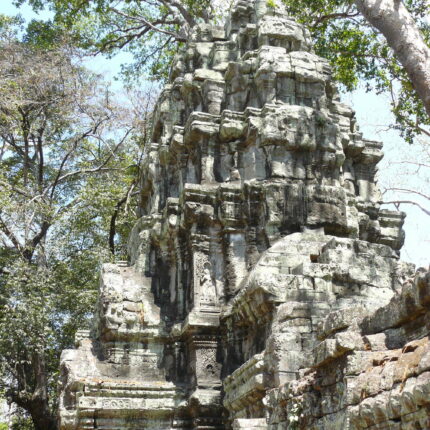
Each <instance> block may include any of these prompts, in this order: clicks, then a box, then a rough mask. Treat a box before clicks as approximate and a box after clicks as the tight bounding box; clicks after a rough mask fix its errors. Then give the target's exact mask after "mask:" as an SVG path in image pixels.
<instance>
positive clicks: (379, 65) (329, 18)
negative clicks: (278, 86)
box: [283, 0, 430, 143]
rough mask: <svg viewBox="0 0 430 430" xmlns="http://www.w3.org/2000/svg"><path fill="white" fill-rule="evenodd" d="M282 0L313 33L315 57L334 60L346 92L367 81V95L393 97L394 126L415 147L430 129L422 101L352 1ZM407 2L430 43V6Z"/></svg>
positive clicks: (423, 2)
mask: <svg viewBox="0 0 430 430" xmlns="http://www.w3.org/2000/svg"><path fill="white" fill-rule="evenodd" d="M283 2H284V3H285V4H286V6H287V8H288V11H289V12H290V14H291V15H292V16H294V17H295V18H296V19H298V20H299V21H300V22H301V23H303V24H305V25H306V26H308V28H309V29H310V30H311V35H312V38H313V40H314V41H315V51H316V53H317V54H318V55H321V56H322V57H325V58H327V59H328V60H329V62H330V64H331V66H332V67H333V71H334V78H335V79H336V80H337V81H338V82H339V83H340V84H341V86H342V88H343V89H344V90H347V91H351V90H354V89H355V88H357V86H358V84H359V83H360V82H365V83H366V88H367V90H368V91H376V92H378V93H381V92H387V93H388V94H390V95H392V111H393V113H394V115H395V118H396V125H395V127H396V128H398V129H399V130H400V131H401V133H402V134H403V136H404V137H405V138H406V140H407V141H408V142H410V143H412V141H413V139H414V136H415V135H416V134H420V133H421V132H422V128H423V127H426V126H429V125H430V118H429V117H428V115H427V114H426V112H425V109H424V107H423V105H422V102H421V100H420V99H419V98H418V97H417V95H416V93H415V91H414V89H413V87H412V85H411V83H410V80H409V79H408V77H407V75H406V73H405V71H404V70H403V68H402V67H401V66H400V64H399V62H398V61H397V59H396V58H395V57H394V56H393V53H392V51H391V49H390V48H389V47H388V46H387V44H386V42H385V39H384V38H383V37H382V36H381V35H380V34H378V33H377V32H375V30H374V29H372V28H371V27H370V26H369V24H368V23H367V21H366V20H365V19H364V18H363V17H361V16H360V15H359V14H358V12H357V10H356V8H355V6H354V3H353V2H352V1H350V0H314V1H312V2H310V1H307V0H283ZM405 4H406V6H407V7H408V9H409V11H410V12H411V14H412V16H413V17H414V18H415V20H416V22H417V24H418V26H419V27H420V29H421V31H422V32H423V34H424V37H425V39H426V41H427V42H429V40H430V27H429V24H428V22H427V21H426V19H425V18H426V17H427V16H429V14H430V3H429V2H428V1H426V0H407V1H405Z"/></svg>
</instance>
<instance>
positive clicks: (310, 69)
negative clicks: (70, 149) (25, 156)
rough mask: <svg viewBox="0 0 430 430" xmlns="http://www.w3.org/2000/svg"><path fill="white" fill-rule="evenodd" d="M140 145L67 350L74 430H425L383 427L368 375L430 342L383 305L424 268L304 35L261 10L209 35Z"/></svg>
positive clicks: (65, 390)
mask: <svg viewBox="0 0 430 430" xmlns="http://www.w3.org/2000/svg"><path fill="white" fill-rule="evenodd" d="M145 150H146V154H145V157H144V161H143V175H142V180H141V185H140V193H141V198H140V201H141V206H140V210H141V218H140V219H139V220H138V221H137V223H136V225H135V227H134V229H133V232H132V234H131V237H130V242H129V262H128V263H121V264H106V265H105V266H104V267H103V270H102V275H101V285H100V291H99V300H98V307H97V312H96V316H95V328H94V330H93V331H92V332H91V333H87V332H79V333H78V337H77V349H75V350H68V351H65V352H64V353H63V356H62V364H61V375H62V385H61V404H60V427H61V429H62V430H83V429H91V430H92V429H104V430H122V429H135V430H138V429H139V430H140V429H181V430H185V429H187V430H188V429H190V430H191V429H193V430H197V429H199V430H203V429H205V430H215V429H230V428H235V429H239V428H242V429H255V430H257V429H277V430H278V429H299V428H303V429H339V430H343V429H352V428H372V429H373V428H387V429H388V428H412V427H390V426H389V425H387V426H385V427H372V425H376V424H377V423H378V422H390V420H397V421H392V422H393V423H394V422H396V423H399V422H400V423H401V422H402V419H403V418H402V414H401V413H400V412H399V414H398V416H397V418H396V415H395V412H392V416H391V415H390V416H389V415H386V416H385V418H382V421H381V419H380V421H375V420H376V418H375V420H374V423H373V424H372V422H373V421H372V419H373V418H372V417H373V416H374V417H379V416H382V415H381V412H380V411H379V412H378V413H379V415H378V414H376V413H375V414H373V412H372V413H370V415H369V413H368V411H369V408H371V406H366V407H367V409H366V408H364V409H363V405H364V404H365V402H366V401H367V398H375V393H373V394H372V395H370V394H369V395H368V394H367V393H370V392H371V389H372V387H369V389H368V390H367V391H366V390H364V391H363V386H364V385H365V384H366V383H367V382H366V380H365V379H363V378H364V377H363V378H362V377H361V374H362V373H363V374H369V372H370V371H369V366H370V367H372V366H374V367H375V366H376V367H377V366H378V365H381V366H382V364H381V363H383V352H384V351H385V350H387V351H388V352H387V354H388V355H389V356H390V357H393V356H394V355H395V353H394V352H393V351H397V352H398V351H400V350H402V348H403V349H404V346H405V345H406V344H407V342H418V340H419V339H422V338H423V335H422V334H423V331H422V330H421V329H417V328H416V327H417V325H418V326H419V327H425V323H423V322H422V321H421V320H419V321H421V322H419V321H418V323H417V322H416V324H415V329H410V330H409V332H408V331H407V330H406V329H402V330H403V331H404V333H406V334H405V335H404V336H403V337H401V334H400V332H396V331H395V330H400V328H401V327H403V326H402V325H401V324H402V321H404V320H405V319H404V318H403V317H402V316H401V315H403V314H401V315H400V314H399V313H398V312H397V311H395V312H391V311H390V309H391V308H390V306H391V307H392V308H393V309H394V308H396V309H397V308H399V306H398V307H396V306H395V304H394V305H393V303H395V301H396V300H397V301H401V300H402V298H404V297H406V296H405V293H404V292H403V290H402V282H404V280H405V279H407V277H409V276H411V275H412V272H411V270H412V268H411V267H410V266H408V265H406V264H401V263H400V262H399V260H398V251H399V249H400V247H401V245H402V242H403V232H402V229H401V227H402V224H403V219H404V215H403V214H402V213H398V212H393V211H388V210H382V209H381V208H380V193H379V190H378V187H377V185H376V182H375V174H376V172H377V167H376V166H377V163H378V162H379V161H380V159H381V158H382V152H381V144H380V143H379V142H374V141H369V140H366V139H364V138H363V137H362V134H361V133H360V132H359V129H358V127H357V125H356V121H355V118H354V112H353V111H352V110H351V109H350V108H349V107H348V106H345V105H344V104H343V103H341V102H340V100H339V97H338V95H337V92H336V88H335V85H334V84H333V82H332V78H331V70H330V67H329V65H328V64H327V62H326V61H325V60H323V59H322V58H320V57H318V56H316V55H315V54H314V52H313V50H312V44H311V41H310V39H309V33H308V31H307V30H306V29H304V28H303V27H302V26H301V25H299V24H297V23H296V22H294V21H293V20H291V19H290V18H289V17H288V16H287V14H286V13H285V10H284V9H283V8H282V6H280V5H279V6H277V7H276V8H272V7H270V6H268V3H267V1H266V0H255V1H252V0H238V1H237V3H236V4H235V6H234V7H233V10H232V12H231V16H230V18H229V20H228V22H227V24H226V26H225V27H217V26H208V25H201V26H199V27H198V28H197V30H196V32H195V34H194V36H193V38H192V40H191V41H190V42H189V43H188V44H187V45H186V46H185V47H184V48H183V49H181V51H180V52H179V54H178V55H177V56H176V57H175V60H174V62H173V65H172V68H171V72H170V79H169V83H168V85H166V87H165V88H164V90H163V92H162V94H161V96H160V98H159V100H158V103H157V106H156V109H155V112H154V117H153V131H152V143H150V144H148V145H147V147H146V148H145ZM420 276H421V277H420V280H418V281H417V280H415V281H413V280H411V281H408V282H409V284H408V285H409V287H410V290H411V291H418V290H417V288H418V287H417V285H418V284H419V285H420V287H419V288H421V290H422V289H423V288H424V289H425V288H428V277H427V278H426V277H425V276H424V275H423V274H421V275H420ZM420 282H421V283H420ZM426 282H427V283H426ZM409 287H408V288H409ZM421 290H420V291H421ZM411 294H412V293H411ZM414 294H415V293H414ZM423 294H424V293H422V294H421V296H423ZM410 296H411V297H412V296H413V297H415V299H416V300H415V299H414V300H415V302H414V303H415V304H414V306H415V308H413V306H412V305H411V306H412V308H411V307H409V308H405V310H404V312H406V314H408V315H409V316H410V315H418V316H417V317H416V318H424V317H425V315H426V313H425V312H424V311H419V312H418V311H417V310H416V309H425V306H424V305H425V303H427V302H425V300H426V299H422V298H419V297H421V296H419V297H418V296H417V295H415V296H414V295H413V294H412V295H410ZM424 296H425V295H424ZM424 296H423V297H424ZM408 297H409V296H408ZM417 297H418V298H417ZM420 300H421V302H422V303H421V302H420ZM396 303H397V302H396ZM420 306H421V308H420ZM387 309H388V310H387ZM402 309H403V308H402ZM411 309H415V310H414V311H413V312H412V311H411ZM415 311H416V312H415ZM378 312H379V314H378ZM396 312H397V313H396ZM399 312H400V311H399ZM411 312H412V313H411ZM414 312H415V313H414ZM420 312H421V313H420ZM375 315H376V316H375ZM378 315H379V316H378ZM381 315H382V316H381ZM384 315H385V317H384ZM423 315H424V316H423ZM372 318H373V319H372ZM375 318H376V319H375ZM384 318H385V319H384ZM390 318H392V319H393V318H394V319H396V318H397V320H395V321H394V322H393V321H391V320H390ZM402 318H403V319H402ZM411 318H412V317H411ZM414 318H415V317H414ZM396 321H397V322H396ZM399 321H400V322H399ZM414 321H415V320H414ZM384 324H385V325H384ZM420 324H421V325H420ZM396 327H397V328H396ZM399 327H400V328H399ZM384 330H388V331H390V330H391V332H390V333H391V334H387V333H386V332H384ZM393 330H394V331H393ZM420 330H421V331H420ZM402 333H403V332H402ZM407 333H409V334H407ZM384 336H385V337H384ZM390 336H391V337H390ZM420 336H421V337H420ZM387 339H388V340H387ZM417 339H418V340H417ZM420 342H421V343H420V344H419V347H410V348H409V350H406V352H404V351H403V352H398V354H403V355H402V357H403V356H407V354H408V353H410V354H417V353H416V351H418V350H419V351H421V353H420V354H421V355H420V356H419V357H421V356H423V354H424V352H425V351H427V350H426V349H425V348H427V346H426V345H427V344H425V342H424V341H422V340H420ZM423 342H424V343H423ZM396 348H397V349H396ZM419 348H421V349H419ZM423 348H424V349H423ZM381 351H382V352H381ZM409 351H410V352H409ZM423 351H424V352H423ZM372 354H373V355H372ZM375 354H376V355H375ZM378 354H379V355H378ZM390 354H391V355H390ZM393 354H394V355H393ZM375 357H376V358H375ZM378 357H379V358H378ZM414 357H415V356H414ZM377 359H379V361H375V360H377ZM360 360H361V361H360ZM417 360H418V361H417ZM420 360H421V358H419V359H415V361H416V363H415V362H414V363H415V364H413V365H412V364H411V366H412V367H410V369H415V368H417V369H418V367H417V366H418V363H419V362H420ZM393 362H394V361H393ZM396 362H399V360H397V361H396ZM428 362H429V363H430V359H428ZM369 363H370V364H369ZM372 363H373V364H372ZM374 363H379V364H374ZM354 366H355V367H354ZM366 366H367V367H366ZM387 366H388V365H387ZM387 366H385V367H384V369H385V368H387ZM414 366H415V367H414ZM429 367H430V365H429ZM372 369H373V367H372ZM423 369H424V368H423ZM424 370H425V369H424ZM424 370H423V372H424ZM366 372H367V373H366ZM381 372H382V370H381ZM418 374H419V372H418V370H417V371H416V372H415V373H411V375H412V376H414V375H415V376H414V377H417V375H418ZM411 375H409V373H407V372H406V373H405V374H404V375H403V376H404V377H403V379H404V380H403V383H405V381H406V382H407V380H408V378H409V376H411ZM412 376H411V377H412ZM360 378H361V379H360ZM393 378H394V377H393ZM393 378H391V379H392V385H389V383H388V382H387V381H385V382H386V388H384V389H382V388H381V389H380V391H378V393H380V392H383V391H384V390H385V391H386V392H389V393H391V392H392V390H394V389H395V387H396V385H395V384H396V383H397V384H400V383H401V379H402V377H400V381H397V380H396V379H395V378H394V379H393ZM360 381H361V382H360ZM396 381H397V382H396ZM360 384H361V385H360ZM363 384H364V385H363ZM406 385H407V384H406ZM428 385H429V384H428ZM360 387H361V388H360ZM360 390H361V391H360ZM390 390H391V391H390ZM401 393H407V387H404V388H403V389H402V391H401ZM401 395H402V394H401ZM401 395H400V397H401ZM354 396H355V397H354ZM423 396H424V397H425V395H423ZM423 396H422V397H423ZM424 397H423V398H424ZM427 398H428V396H427ZM414 402H415V403H414V405H415V412H414V413H416V414H417V415H416V416H417V417H418V418H417V420H418V421H417V422H419V423H424V422H425V419H426V418H425V417H426V416H427V415H426V413H425V412H423V411H425V406H423V405H424V404H425V401H421V403H420V401H419V400H415V401H414ZM368 403H369V402H368ZM378 405H380V410H388V409H387V408H388V406H387V408H385V409H384V406H383V401H382V400H381V401H380V402H379V403H378ZM381 405H382V406H381ZM363 410H364V412H363ZM399 410H400V409H399ZM366 411H367V415H366ZM402 413H403V412H402ZM409 413H412V412H408V414H409ZM363 414H364V415H363ZM387 414H388V412H387ZM369 416H370V418H369ZM399 417H400V418H399ZM423 417H424V418H423ZM378 419H379V418H378ZM384 419H385V421H384ZM399 420H400V421H399ZM420 420H421V421H420ZM423 420H424V421H423ZM363 423H364V424H363ZM375 423H376V424H375ZM396 425H397V424H396ZM360 426H361V427H360ZM413 428H430V427H425V425H424V424H423V427H413Z"/></svg>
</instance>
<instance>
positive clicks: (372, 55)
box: [17, 0, 430, 142]
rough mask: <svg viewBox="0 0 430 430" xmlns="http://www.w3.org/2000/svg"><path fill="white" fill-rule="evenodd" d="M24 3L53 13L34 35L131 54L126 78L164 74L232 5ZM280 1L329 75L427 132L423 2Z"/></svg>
mask: <svg viewBox="0 0 430 430" xmlns="http://www.w3.org/2000/svg"><path fill="white" fill-rule="evenodd" d="M26 1H27V2H28V3H29V4H30V5H32V6H33V7H34V8H35V9H36V10H38V9H41V8H43V7H50V8H52V10H53V11H54V12H55V18H54V22H53V23H54V24H55V25H51V24H52V23H50V24H49V25H47V24H46V23H41V22H36V21H34V22H33V23H31V24H30V27H29V28H30V33H31V34H32V35H33V36H34V37H36V38H37V37H39V41H42V40H45V41H46V40H47V39H49V37H54V35H55V34H58V32H60V33H61V32H63V31H64V29H67V31H70V32H71V33H72V34H73V37H74V41H75V43H78V44H79V45H80V46H81V47H83V48H85V49H87V50H90V51H91V52H94V53H96V52H104V53H107V54H108V55H112V54H114V53H116V52H118V51H121V50H125V51H128V52H131V53H132V54H133V55H134V59H135V62H134V64H133V65H131V66H124V69H123V71H124V73H125V75H126V76H127V77H128V78H130V77H133V76H135V75H136V74H139V73H141V71H142V70H144V71H146V72H149V73H150V76H152V77H153V78H154V79H160V78H165V77H166V75H167V72H168V65H169V64H170V61H171V58H172V56H173V54H174V53H175V52H176V50H177V49H178V46H180V45H181V44H182V43H184V42H185V41H187V40H188V39H189V36H190V35H191V33H192V31H193V30H194V28H195V27H196V25H197V24H198V23H200V22H209V21H212V22H213V21H214V20H215V21H218V22H219V23H222V21H223V18H224V17H225V15H226V12H227V11H228V9H229V7H230V6H231V3H232V1H231V0H217V1H209V0H130V1H127V2H117V3H113V2H110V1H108V0H97V1H96V0H91V1H86V2H81V1H79V0H73V1H65V0H17V4H22V3H24V2H26ZM281 1H282V2H283V3H285V5H286V6H287V8H288V11H289V12H290V14H291V15H292V16H293V17H294V18H296V19H298V20H299V21H300V22H302V23H304V24H305V25H307V26H308V27H309V28H310V29H311V32H312V36H313V38H314V40H315V47H316V51H317V53H318V54H319V55H321V56H323V57H325V58H327V59H328V60H329V61H330V62H331V64H332V66H333V68H334V71H335V79H336V80H338V82H340V83H341V84H342V85H343V87H344V88H345V89H346V90H348V91H350V90H352V89H354V88H356V86H357V84H358V82H360V81H364V82H366V85H367V86H368V89H369V90H370V89H375V90H376V91H378V92H385V91H387V92H389V93H390V94H391V95H392V110H393V112H394V114H395V117H396V127H397V128H398V129H399V130H400V131H401V132H402V134H403V136H404V137H405V138H406V140H407V141H409V142H412V141H413V138H414V136H415V135H416V134H422V133H424V134H429V131H428V126H430V117H429V114H428V113H429V107H428V105H429V103H430V102H429V101H428V100H429V98H428V97H429V96H428V94H429V90H428V88H429V79H430V78H429V77H428V72H427V71H428V70H429V67H428V64H429V61H430V60H429V48H428V44H429V39H430V26H429V22H428V21H427V20H426V18H427V17H428V15H429V13H430V3H429V2H428V1H427V0H404V1H403V2H402V1H401V0H378V1H377V0H313V1H308V0H281ZM268 2H269V3H270V1H269V0H268ZM272 3H273V2H272ZM273 4H274V5H275V3H273ZM275 7H276V6H275ZM53 28H57V29H58V31H57V32H56V31H53ZM390 35H391V36H395V37H390ZM383 36H385V37H387V39H385V38H384V37H383ZM406 46H407V49H403V47H406ZM411 48H413V49H411Z"/></svg>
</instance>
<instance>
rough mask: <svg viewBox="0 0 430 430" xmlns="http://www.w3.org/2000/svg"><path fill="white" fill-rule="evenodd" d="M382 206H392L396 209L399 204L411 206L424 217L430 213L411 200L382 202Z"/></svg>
mask: <svg viewBox="0 0 430 430" xmlns="http://www.w3.org/2000/svg"><path fill="white" fill-rule="evenodd" d="M382 204H383V205H394V206H396V208H397V209H398V208H399V206H400V205H401V204H407V205H413V206H417V207H418V208H419V209H421V210H422V211H423V212H424V213H425V214H426V215H428V216H430V211H429V210H427V209H425V208H424V207H423V206H421V205H420V204H419V203H417V202H414V201H412V200H393V201H391V202H383V203H382Z"/></svg>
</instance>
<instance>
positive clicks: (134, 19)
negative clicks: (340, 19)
mask: <svg viewBox="0 0 430 430" xmlns="http://www.w3.org/2000/svg"><path fill="white" fill-rule="evenodd" d="M25 2H28V3H29V4H30V5H31V6H32V7H33V8H34V9H35V10H36V11H38V10H42V9H43V8H45V7H49V8H50V9H51V10H53V11H54V13H55V16H54V19H53V21H52V22H40V21H32V22H31V23H30V25H29V27H28V30H27V38H28V40H29V41H30V40H31V41H33V42H34V43H37V44H39V45H41V46H42V45H46V44H52V43H56V41H57V40H58V39H59V38H62V37H64V36H65V35H67V37H68V38H69V40H72V41H73V43H74V44H75V46H79V47H80V48H82V49H84V50H86V51H87V52H91V53H100V52H101V53H104V54H105V55H107V56H108V57H110V56H113V55H115V54H116V53H118V52H119V51H126V52H128V53H130V54H131V56H132V57H133V58H134V62H133V64H131V65H130V64H128V65H125V66H124V69H123V74H124V76H125V77H126V78H127V79H129V80H131V79H134V78H137V77H140V76H141V75H142V74H146V77H149V78H152V79H154V80H160V79H165V78H166V77H167V73H168V66H169V65H170V62H171V60H172V57H173V55H174V54H175V53H176V52H177V49H178V46H179V44H180V43H181V42H183V41H185V40H187V39H188V38H189V36H190V34H191V32H192V31H193V28H194V27H195V25H197V24H198V23H200V22H208V21H212V22H213V21H216V20H220V19H222V17H223V16H224V15H225V13H226V11H227V10H228V6H229V4H230V2H231V1H230V0H215V1H211V0H182V1H179V2H177V1H171V0H167V1H161V0H155V1H152V0H143V1H140V0H128V1H125V2H115V3H114V2H111V1H109V0H90V1H85V2H82V1H81V0H71V1H69V0H67V1H66V0H17V1H16V2H15V3H16V4H17V5H21V4H23V3H25Z"/></svg>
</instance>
